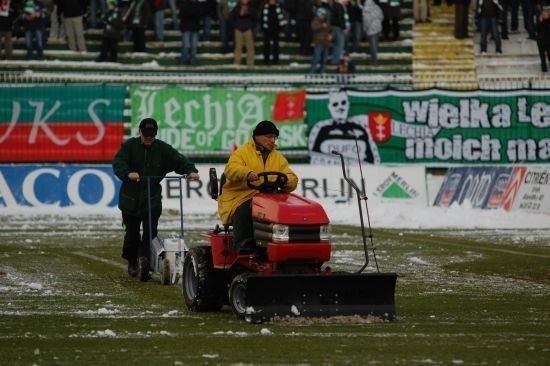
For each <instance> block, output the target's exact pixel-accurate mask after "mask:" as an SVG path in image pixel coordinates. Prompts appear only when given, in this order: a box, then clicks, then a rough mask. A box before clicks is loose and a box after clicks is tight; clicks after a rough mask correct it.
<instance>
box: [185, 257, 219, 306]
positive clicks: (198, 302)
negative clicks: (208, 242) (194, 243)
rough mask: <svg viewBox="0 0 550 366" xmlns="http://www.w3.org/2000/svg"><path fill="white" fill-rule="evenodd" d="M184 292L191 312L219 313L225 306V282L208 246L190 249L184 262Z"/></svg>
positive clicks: (186, 303)
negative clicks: (213, 263)
mask: <svg viewBox="0 0 550 366" xmlns="http://www.w3.org/2000/svg"><path fill="white" fill-rule="evenodd" d="M181 282H182V290H183V299H184V301H185V305H187V308H188V309H189V310H191V311H218V310H220V309H221V308H222V306H223V304H224V300H225V298H224V296H225V287H226V286H225V282H224V281H223V278H222V277H221V276H220V275H218V274H217V273H216V272H215V270H214V268H213V265H212V250H211V249H210V247H208V246H201V247H194V248H191V249H189V251H188V252H187V254H186V255H185V258H184V260H183V277H182V281H181Z"/></svg>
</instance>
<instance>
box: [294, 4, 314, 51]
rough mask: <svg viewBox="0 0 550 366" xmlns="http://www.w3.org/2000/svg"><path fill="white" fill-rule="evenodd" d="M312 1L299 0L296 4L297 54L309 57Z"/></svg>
mask: <svg viewBox="0 0 550 366" xmlns="http://www.w3.org/2000/svg"><path fill="white" fill-rule="evenodd" d="M313 15H314V14H313V0H300V1H297V4H296V33H297V35H298V44H299V52H300V54H301V55H306V56H307V55H311V40H312V30H311V21H312V20H313Z"/></svg>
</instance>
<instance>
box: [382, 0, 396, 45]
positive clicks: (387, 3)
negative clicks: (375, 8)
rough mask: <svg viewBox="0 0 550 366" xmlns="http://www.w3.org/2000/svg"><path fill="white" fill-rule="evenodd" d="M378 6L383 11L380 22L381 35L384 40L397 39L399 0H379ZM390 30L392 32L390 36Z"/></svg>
mask: <svg viewBox="0 0 550 366" xmlns="http://www.w3.org/2000/svg"><path fill="white" fill-rule="evenodd" d="M379 5H380V8H381V9H382V13H384V21H383V22H382V35H383V37H384V39H385V40H386V41H397V40H398V39H399V33H400V29H399V19H400V18H401V1H400V0H380V1H379ZM390 31H391V33H392V35H391V37H390Z"/></svg>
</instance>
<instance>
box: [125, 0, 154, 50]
mask: <svg viewBox="0 0 550 366" xmlns="http://www.w3.org/2000/svg"><path fill="white" fill-rule="evenodd" d="M150 18H151V5H150V3H149V0H132V1H131V3H130V6H129V7H128V10H127V11H126V14H124V16H123V21H124V22H125V24H126V26H127V27H128V28H129V29H130V30H131V31H132V42H133V48H132V50H133V51H134V52H145V44H146V39H145V29H146V28H147V25H148V24H149V20H150Z"/></svg>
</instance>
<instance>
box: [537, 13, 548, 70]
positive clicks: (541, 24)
mask: <svg viewBox="0 0 550 366" xmlns="http://www.w3.org/2000/svg"><path fill="white" fill-rule="evenodd" d="M538 8H539V9H538V13H539V16H538V22H537V26H536V32H537V46H538V49H539V56H540V66H541V70H542V72H548V63H550V2H547V5H546V6H543V5H542V4H539V5H538Z"/></svg>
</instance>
